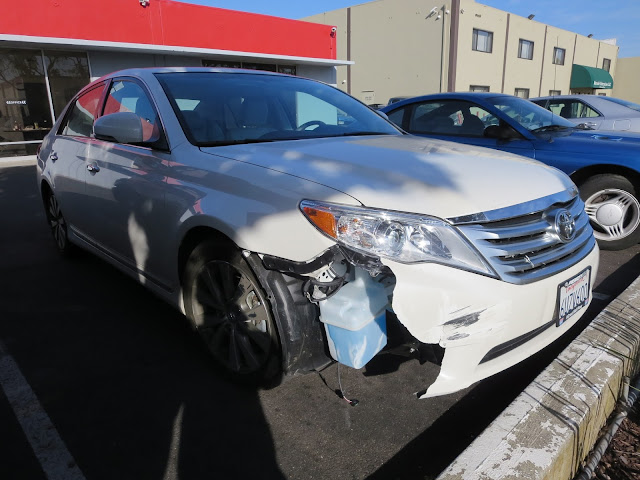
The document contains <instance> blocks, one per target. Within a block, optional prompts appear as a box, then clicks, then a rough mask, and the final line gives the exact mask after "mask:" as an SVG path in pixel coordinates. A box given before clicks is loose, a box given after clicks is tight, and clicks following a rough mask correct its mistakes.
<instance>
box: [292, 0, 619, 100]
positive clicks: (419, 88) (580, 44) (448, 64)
mask: <svg viewBox="0 0 640 480" xmlns="http://www.w3.org/2000/svg"><path fill="white" fill-rule="evenodd" d="M532 17H533V16H532ZM304 20H307V21H311V22H316V23H322V24H327V25H335V26H336V27H337V29H338V32H337V34H338V42H337V43H338V58H341V59H344V60H351V61H354V62H355V65H350V66H345V67H338V74H337V77H338V86H339V87H340V88H342V89H343V90H345V91H346V92H348V93H350V94H352V95H354V96H355V97H357V98H359V99H360V100H362V101H364V102H365V103H368V104H386V103H387V102H388V101H389V99H390V98H391V97H394V96H414V95H423V94H428V93H435V92H446V91H469V90H479V91H487V90H488V91H491V92H503V93H509V94H511V95H519V96H523V97H536V96H541V95H549V94H556V95H558V94H567V93H571V92H580V93H597V94H604V95H610V94H611V91H612V90H611V89H612V87H613V76H614V72H615V69H616V64H617V61H618V60H617V57H618V47H617V46H616V45H615V41H611V40H596V39H593V38H589V37H586V36H583V35H579V34H577V33H574V32H569V31H567V30H562V29H559V28H555V27H552V26H549V25H545V24H543V23H540V22H537V21H535V19H533V18H525V17H520V16H518V15H514V14H511V13H508V12H505V11H502V10H498V9H496V8H493V7H489V6H486V5H482V4H480V3H476V2H475V1H474V0H450V1H448V2H447V3H444V4H443V3H438V4H435V5H434V4H433V3H430V2H426V1H424V0H377V1H373V2H369V3H363V4H360V5H355V6H352V7H349V8H343V9H340V10H334V11H331V12H326V13H322V14H319V15H314V16H312V17H308V18H305V19H304Z"/></svg>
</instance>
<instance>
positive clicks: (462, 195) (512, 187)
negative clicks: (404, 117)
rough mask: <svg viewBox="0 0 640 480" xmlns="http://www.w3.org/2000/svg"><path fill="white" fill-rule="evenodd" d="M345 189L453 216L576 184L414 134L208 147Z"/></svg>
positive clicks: (510, 158)
mask: <svg viewBox="0 0 640 480" xmlns="http://www.w3.org/2000/svg"><path fill="white" fill-rule="evenodd" d="M202 150H203V151H204V152H206V153H210V154H213V155H217V156H222V157H226V158H231V159H234V160H237V161H242V162H247V163H252V164H255V165H258V166H261V167H264V168H268V169H270V170H273V171H275V172H280V173H284V174H289V175H293V176H296V177H299V178H304V179H307V180H309V181H312V182H316V183H320V184H323V185H326V186H328V187H331V188H334V189H336V190H339V191H341V192H344V193H346V194H348V195H350V196H352V197H354V198H355V199H357V200H358V201H359V202H360V203H362V204H363V205H366V206H368V207H374V208H382V209H387V210H396V211H403V212H414V213H421V214H429V215H434V216H438V217H440V218H452V217H457V216H462V215H469V214H473V213H480V212H487V211H491V210H495V209H498V208H504V207H507V206H511V205H515V204H520V203H524V202H528V201H530V200H534V199H537V198H541V197H545V196H547V195H551V194H555V193H557V192H560V191H563V190H566V189H567V188H570V187H572V186H573V184H572V183H571V180H570V179H569V178H568V177H567V176H566V175H564V174H563V173H561V172H560V171H558V170H556V169H554V168H551V167H548V166H545V165H543V164H541V163H539V162H537V161H534V160H530V159H525V158H523V157H519V156H516V155H512V154H508V153H504V152H500V151H496V150H490V149H485V148H479V147H472V146H468V145H463V144H458V143H452V142H446V141H440V140H432V139H424V138H419V137H413V136H407V135H375V136H367V137H339V138H319V139H305V140H293V141H279V142H270V143H253V144H244V145H230V146H220V147H206V148H202Z"/></svg>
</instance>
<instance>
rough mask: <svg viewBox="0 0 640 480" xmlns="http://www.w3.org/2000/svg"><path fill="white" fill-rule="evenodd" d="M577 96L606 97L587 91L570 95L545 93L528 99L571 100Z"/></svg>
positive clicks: (589, 97)
mask: <svg viewBox="0 0 640 480" xmlns="http://www.w3.org/2000/svg"><path fill="white" fill-rule="evenodd" d="M579 98H583V99H593V98H595V99H598V100H599V99H602V98H606V97H602V96H601V95H591V94H588V93H576V94H570V95H545V96H543V97H534V98H530V99H529V100H531V101H533V100H571V99H579Z"/></svg>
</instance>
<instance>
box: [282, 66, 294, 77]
mask: <svg viewBox="0 0 640 480" xmlns="http://www.w3.org/2000/svg"><path fill="white" fill-rule="evenodd" d="M278 73H286V74H287V75H295V74H296V66H295V65H278Z"/></svg>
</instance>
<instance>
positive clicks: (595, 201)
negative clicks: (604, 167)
mask: <svg viewBox="0 0 640 480" xmlns="http://www.w3.org/2000/svg"><path fill="white" fill-rule="evenodd" d="M578 187H579V189H580V197H581V198H582V200H583V201H584V203H585V210H586V211H587V214H588V215H589V219H590V221H591V226H592V227H593V230H594V233H595V236H596V239H597V240H598V245H599V246H600V248H601V249H603V250H622V249H625V248H628V247H631V246H633V245H636V244H637V243H638V242H639V241H640V202H639V201H638V195H637V192H636V187H635V186H634V185H633V183H631V182H630V181H629V180H628V179H626V178H625V177H623V176H621V175H614V174H600V175H595V176H593V177H591V178H589V179H587V180H586V181H584V182H583V183H582V184H580V185H578Z"/></svg>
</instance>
